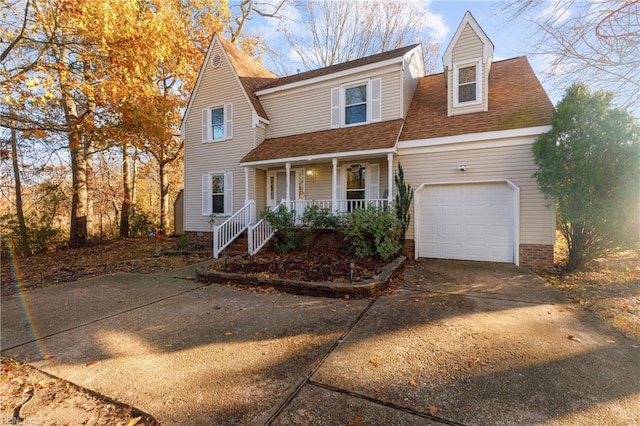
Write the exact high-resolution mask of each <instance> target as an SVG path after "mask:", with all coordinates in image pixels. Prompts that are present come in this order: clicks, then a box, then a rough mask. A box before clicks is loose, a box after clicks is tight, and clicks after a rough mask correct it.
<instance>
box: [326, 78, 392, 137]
mask: <svg viewBox="0 0 640 426" xmlns="http://www.w3.org/2000/svg"><path fill="white" fill-rule="evenodd" d="M381 95H382V80H381V79H379V78H375V79H371V80H364V81H358V82H353V83H349V84H344V85H342V86H340V87H334V88H333V89H331V128H338V127H346V126H352V125H357V124H366V123H372V122H376V121H380V120H381V119H382V102H381V97H382V96H381Z"/></svg>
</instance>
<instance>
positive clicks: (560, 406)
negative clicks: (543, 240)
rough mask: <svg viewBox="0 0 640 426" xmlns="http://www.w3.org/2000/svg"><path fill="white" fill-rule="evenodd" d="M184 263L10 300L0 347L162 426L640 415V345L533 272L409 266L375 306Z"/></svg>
mask: <svg viewBox="0 0 640 426" xmlns="http://www.w3.org/2000/svg"><path fill="white" fill-rule="evenodd" d="M190 274H191V271H188V270H185V271H178V272H175V273H173V274H157V275H135V274H116V275H114V276H104V277H99V278H94V279H89V280H86V281H81V282H76V283H71V284H68V285H65V286H59V287H52V288H46V289H40V290H35V291H32V292H29V293H26V294H25V295H24V298H23V299H21V298H20V297H18V296H10V297H5V298H3V299H2V306H1V308H2V353H3V355H8V356H13V357H15V358H17V359H19V360H21V361H25V362H29V363H30V364H31V365H33V366H35V367H37V368H39V369H41V370H43V371H46V372H48V373H50V374H53V375H55V376H58V377H61V378H63V379H66V380H69V381H71V382H73V383H76V384H78V385H80V386H83V387H85V388H88V389H91V390H93V391H96V392H98V393H101V394H103V395H107V396H109V397H110V398H112V399H115V400H118V401H122V402H125V403H127V404H130V405H133V406H135V407H137V408H138V409H140V410H142V411H144V412H147V413H150V414H151V415H153V416H155V417H156V418H157V419H158V420H159V421H160V422H161V423H162V424H189V425H192V424H326V425H335V424H348V423H350V422H354V423H357V424H358V425H363V424H421V425H422V424H474V425H476V424H638V422H639V421H640V348H639V347H638V345H637V344H635V343H634V342H631V341H628V340H625V339H624V338H623V337H622V336H621V335H620V334H619V333H617V332H616V331H615V330H612V329H611V328H608V327H607V326H605V325H604V324H603V323H602V322H600V321H599V320H597V319H596V318H595V317H594V316H593V315H592V314H591V313H589V312H587V311H584V310H582V309H581V308H579V307H576V306H574V305H571V304H569V303H567V301H566V300H565V299H564V298H563V296H562V294H561V293H559V292H558V291H557V290H556V289H554V288H552V287H551V286H549V285H548V284H546V283H545V282H544V281H543V280H541V279H540V278H538V277H536V276H535V275H533V274H531V273H530V272H528V271H527V270H525V269H522V268H518V267H515V266H512V265H499V264H485V263H475V262H452V261H435V260H420V261H414V262H408V263H407V264H406V266H405V268H404V279H403V280H402V282H401V283H400V284H399V285H398V288H397V289H396V290H395V291H392V292H387V293H386V294H384V295H382V296H380V297H378V298H377V299H365V300H338V299H325V298H312V297H303V296H293V295H289V294H282V293H274V292H266V291H247V290H240V289H236V288H233V287H225V286H214V285H212V286H201V285H200V284H198V283H196V282H193V281H190V280H185V279H183V278H184V277H185V276H186V275H190ZM34 336H35V337H34ZM27 408H28V407H25V410H26V409H27ZM22 414H23V416H24V417H27V418H30V419H32V420H36V421H37V420H46V418H42V419H37V418H33V417H29V416H28V414H29V413H28V412H27V411H24V412H23V413H22Z"/></svg>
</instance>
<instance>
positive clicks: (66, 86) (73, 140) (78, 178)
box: [54, 42, 87, 247]
mask: <svg viewBox="0 0 640 426" xmlns="http://www.w3.org/2000/svg"><path fill="white" fill-rule="evenodd" d="M58 45H59V46H64V43H61V42H60V43H58ZM54 54H55V55H56V61H57V63H58V64H59V69H58V76H59V82H60V92H61V106H62V109H63V111H64V117H65V124H66V127H67V129H66V131H67V139H68V141H69V154H70V157H71V181H72V194H71V226H70V230H69V245H70V246H71V247H77V246H80V245H82V244H84V243H86V241H87V204H86V201H87V177H86V173H87V172H86V168H87V164H86V155H85V152H86V151H85V147H84V145H83V143H82V135H81V131H80V119H79V117H78V106H77V103H76V101H75V99H74V97H73V91H72V88H71V83H70V80H69V69H70V63H69V49H67V48H66V47H60V48H58V49H54Z"/></svg>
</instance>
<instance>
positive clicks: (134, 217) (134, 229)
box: [129, 209, 155, 238]
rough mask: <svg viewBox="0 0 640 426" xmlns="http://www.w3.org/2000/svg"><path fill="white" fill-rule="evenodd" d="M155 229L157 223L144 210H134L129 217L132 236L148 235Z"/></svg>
mask: <svg viewBox="0 0 640 426" xmlns="http://www.w3.org/2000/svg"><path fill="white" fill-rule="evenodd" d="M154 229H155V224H154V223H153V221H152V220H151V219H150V218H149V215H148V214H147V213H146V212H144V211H138V210H135V209H134V210H133V211H132V212H131V217H130V218H129V231H130V235H131V237H133V238H135V237H146V236H147V235H149V232H152V231H153V230H154Z"/></svg>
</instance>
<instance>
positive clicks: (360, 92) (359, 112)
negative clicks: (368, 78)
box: [344, 84, 367, 125]
mask: <svg viewBox="0 0 640 426" xmlns="http://www.w3.org/2000/svg"><path fill="white" fill-rule="evenodd" d="M366 121H367V85H366V84H363V85H360V86H354V87H345V89H344V124H345V125H349V124H356V123H364V122H366Z"/></svg>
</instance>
